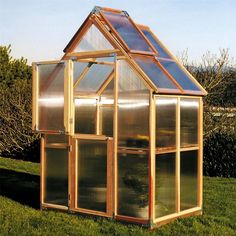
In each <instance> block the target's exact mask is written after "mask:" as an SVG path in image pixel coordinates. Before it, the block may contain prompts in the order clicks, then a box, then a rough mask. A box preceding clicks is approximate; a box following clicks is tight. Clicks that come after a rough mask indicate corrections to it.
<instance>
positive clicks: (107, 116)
mask: <svg viewBox="0 0 236 236" xmlns="http://www.w3.org/2000/svg"><path fill="white" fill-rule="evenodd" d="M100 112H101V113H100V114H101V118H102V122H101V126H102V134H103V135H106V136H108V137H112V136H113V112H114V108H113V107H106V106H101V107H100Z"/></svg>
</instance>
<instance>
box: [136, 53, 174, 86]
mask: <svg viewBox="0 0 236 236" xmlns="http://www.w3.org/2000/svg"><path fill="white" fill-rule="evenodd" d="M133 57H134V60H135V61H136V62H137V63H138V65H139V66H140V67H141V69H142V70H143V71H144V72H145V74H146V75H147V76H148V77H149V79H150V80H151V81H152V82H153V83H154V84H155V85H156V86H157V88H164V89H178V88H177V87H176V86H175V84H174V83H173V82H172V81H171V80H170V79H169V78H168V76H167V75H166V74H165V73H164V72H163V71H162V69H161V67H159V66H158V65H157V64H156V63H155V62H154V60H153V58H150V57H138V56H133Z"/></svg>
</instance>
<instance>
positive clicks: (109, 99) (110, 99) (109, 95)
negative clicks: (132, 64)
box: [101, 80, 114, 105]
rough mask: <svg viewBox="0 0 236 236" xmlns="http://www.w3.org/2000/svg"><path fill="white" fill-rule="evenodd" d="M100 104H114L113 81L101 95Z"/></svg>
mask: <svg viewBox="0 0 236 236" xmlns="http://www.w3.org/2000/svg"><path fill="white" fill-rule="evenodd" d="M101 104H107V105H109V104H114V80H112V81H111V82H110V83H109V84H108V85H107V87H106V89H105V90H104V91H103V93H102V94H101Z"/></svg>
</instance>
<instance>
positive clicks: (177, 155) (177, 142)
mask: <svg viewBox="0 0 236 236" xmlns="http://www.w3.org/2000/svg"><path fill="white" fill-rule="evenodd" d="M180 115H181V114H180V98H179V97H177V104H176V160H175V176H176V177H175V181H176V182H175V186H176V212H177V213H179V212H180V197H181V196H180V187H181V186H180V119H181V117H180Z"/></svg>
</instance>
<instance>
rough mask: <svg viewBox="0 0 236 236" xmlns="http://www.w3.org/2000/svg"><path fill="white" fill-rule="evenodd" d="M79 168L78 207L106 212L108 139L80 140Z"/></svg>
mask: <svg viewBox="0 0 236 236" xmlns="http://www.w3.org/2000/svg"><path fill="white" fill-rule="evenodd" d="M77 168H78V179H77V181H78V182H77V183H78V201H77V207H79V208H85V209H89V210H96V211H102V212H106V192H107V177H106V176H107V143H106V141H98V140H78V163H77Z"/></svg>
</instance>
